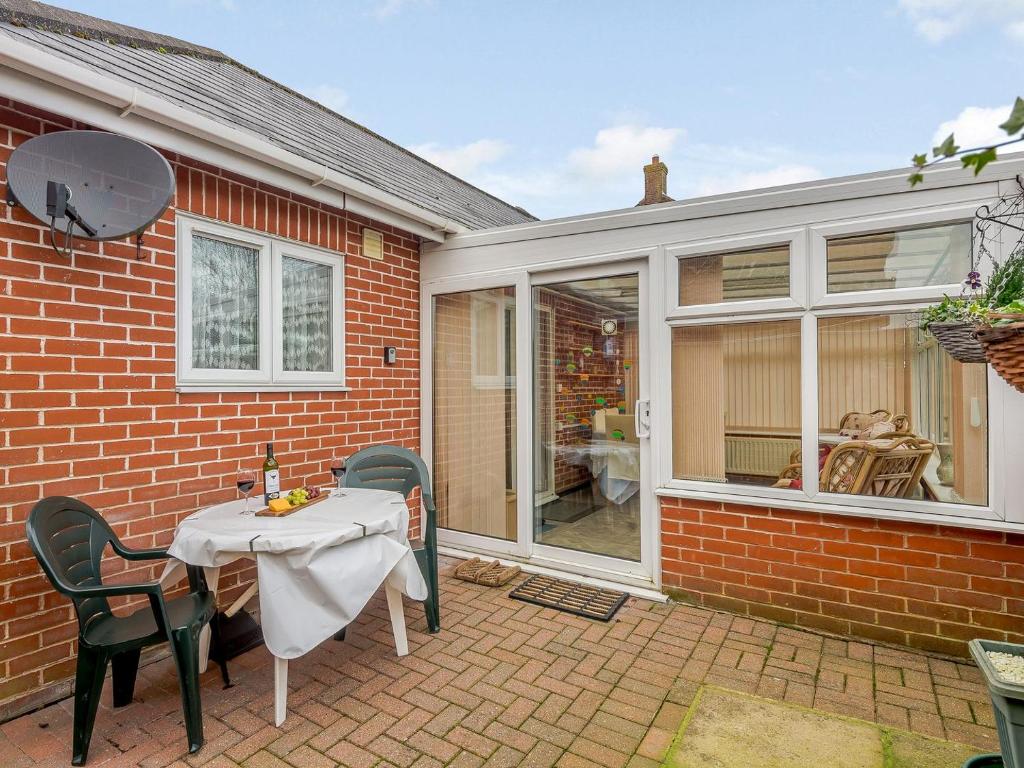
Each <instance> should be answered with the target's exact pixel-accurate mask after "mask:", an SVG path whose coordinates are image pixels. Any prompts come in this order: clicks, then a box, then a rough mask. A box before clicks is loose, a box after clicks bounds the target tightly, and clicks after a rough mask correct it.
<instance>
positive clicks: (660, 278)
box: [421, 157, 1024, 645]
mask: <svg viewBox="0 0 1024 768" xmlns="http://www.w3.org/2000/svg"><path fill="white" fill-rule="evenodd" d="M1022 167H1024V162H1022V161H1021V160H1020V159H1015V158H1012V157H1011V158H1010V159H1007V160H1003V161H1001V162H1000V163H999V164H997V165H993V166H990V168H989V169H987V170H986V172H985V173H984V174H983V175H982V176H981V177H980V178H975V177H974V176H973V175H971V174H970V173H967V172H964V171H961V170H960V169H957V168H940V169H938V170H937V171H936V172H935V173H934V174H930V176H929V177H928V178H927V181H926V183H925V184H924V185H922V186H921V187H919V188H918V189H916V190H913V191H911V189H910V188H909V185H908V183H907V180H906V173H905V172H904V171H893V172H888V173H877V174H870V175H863V176H854V177H848V178H840V179H832V180H827V181H820V182H811V183H806V184H800V185H793V186H788V187H781V188H776V189H770V190H759V191H754V192H743V193H737V194H733V195H724V196H718V197H710V198H702V199H694V200H686V201H680V202H670V203H664V204H660V205H652V206H645V207H637V208H633V209H627V210H619V211H612V212H608V213H600V214H594V215H588V216H580V217H574V218H569V219H561V220H554V221H544V222H537V223H529V224H522V225H517V226H512V227H507V228H502V229H492V230H487V231H481V232H470V233H465V234H459V235H456V236H453V237H450V238H449V239H448V240H447V241H446V242H445V243H443V244H439V245H432V246H429V247H427V248H425V250H424V256H423V266H422V270H423V271H422V305H423V309H424V312H423V317H424V321H423V324H422V337H421V338H422V350H423V354H422V363H421V364H422V381H423V403H424V407H423V409H422V435H423V451H424V453H425V455H426V456H427V457H428V459H429V462H430V465H431V468H432V472H433V476H434V484H435V489H436V498H437V502H438V508H439V512H440V525H441V527H442V528H443V530H442V531H441V535H440V540H441V542H442V544H443V545H445V546H446V547H447V548H449V551H451V552H453V553H469V552H472V553H484V554H487V555H491V556H496V557H503V558H506V559H509V560H517V561H522V562H526V563H528V564H529V565H531V566H533V567H535V568H538V569H547V568H551V569H556V570H559V571H569V572H572V573H575V574H578V575H581V576H584V577H590V578H593V579H597V580H601V581H610V582H616V583H618V584H624V585H627V586H629V587H630V588H632V589H633V590H634V591H636V592H640V593H642V592H643V591H645V590H646V589H651V590H657V591H662V590H667V591H670V592H671V591H672V589H678V590H680V591H682V592H684V593H687V594H688V595H689V596H690V597H694V598H697V599H699V600H700V601H701V602H705V603H708V604H717V605H721V606H725V607H730V608H733V609H737V608H739V609H742V610H743V611H744V612H746V611H750V612H752V613H765V612H766V610H767V613H768V615H770V616H773V617H774V616H778V617H780V618H783V619H786V618H798V619H799V620H801V621H806V620H808V618H809V617H810V616H813V617H814V618H811V620H812V621H814V622H816V623H817V624H818V625H820V626H826V627H827V626H831V623H832V622H833V621H834V620H835V618H836V617H837V616H842V617H844V618H843V620H844V621H848V620H851V619H854V620H858V621H862V622H863V623H864V624H873V625H876V626H880V625H889V626H891V627H893V630H892V631H893V632H894V633H897V634H899V633H905V632H907V631H908V630H907V629H906V623H905V621H904V619H905V618H906V617H907V615H908V614H921V615H923V616H930V613H929V611H930V610H931V609H930V608H929V607H927V606H925V605H923V603H924V602H929V601H935V602H936V603H938V602H943V603H947V604H948V603H953V604H956V602H957V599H958V598H957V597H956V595H954V594H945V595H941V596H940V595H938V594H936V593H934V587H929V588H928V589H930V590H932V591H931V592H929V591H928V590H917V589H915V588H914V586H913V585H914V584H915V583H917V582H920V583H923V584H927V583H929V578H930V575H929V573H927V571H928V569H930V568H932V567H935V568H938V569H940V570H941V565H940V561H939V560H938V559H937V557H936V552H939V551H942V550H941V548H940V549H936V547H935V543H934V540H933V539H934V538H936V537H940V536H942V535H948V536H952V537H958V536H967V537H968V538H969V537H970V536H972V535H974V536H977V535H979V534H978V533H977V532H978V531H979V530H984V531H994V532H1007V531H1024V525H1022V524H1024V509H1022V508H1021V507H1020V506H1019V505H1017V504H1014V503H1013V499H1014V498H1020V497H1021V495H1022V493H1024V479H1022V477H1024V473H1022V471H1021V470H1022V469H1024V447H1022V443H1021V441H1020V440H1019V439H1017V435H1018V434H1019V431H1020V428H1021V426H1024V397H1022V396H1021V395H1020V394H1018V393H1016V392H1014V391H1013V390H1012V389H1011V388H1010V387H1009V386H1007V385H1006V384H1005V383H1004V382H1003V381H1002V380H1001V379H1000V378H999V377H998V376H997V375H996V374H995V373H994V372H993V371H992V369H991V368H990V367H989V366H987V365H986V364H985V363H983V362H982V363H962V362H958V361H957V360H954V359H953V358H952V357H950V356H949V355H948V354H947V353H946V352H945V351H943V349H942V348H941V347H939V346H938V345H937V343H936V340H935V338H933V336H932V335H931V334H929V333H927V332H925V331H923V330H921V328H920V311H921V310H922V309H923V308H924V307H927V306H929V305H931V304H934V303H936V302H937V301H939V300H941V299H942V298H943V296H945V295H952V296H956V295H958V294H960V293H961V292H962V291H964V290H965V288H964V285H963V281H964V278H965V276H966V275H967V274H968V273H969V272H970V271H972V269H974V268H975V267H977V269H978V270H979V271H981V272H982V274H983V277H984V276H985V275H987V274H988V273H990V271H991V270H992V269H993V267H994V265H997V264H999V263H1001V262H1002V261H1003V260H1004V259H1005V258H1006V257H1007V256H1008V255H1009V253H1010V251H1011V250H1012V248H1013V247H1014V246H1015V245H1016V243H1017V241H1018V240H1019V232H1014V231H1013V230H1012V229H1010V228H1004V227H999V226H981V227H979V226H978V223H979V222H978V220H977V219H976V212H977V211H978V209H979V207H980V206H982V205H986V204H987V205H990V206H991V205H994V204H995V203H996V201H998V200H1000V199H1001V198H1013V197H1014V196H1015V195H1019V194H1020V187H1019V185H1018V182H1017V181H1016V180H1015V176H1016V174H1017V173H1019V172H1020V170H1021V168H1022ZM992 535H993V536H999V534H992ZM897 539H898V544H899V547H900V549H899V550H898V551H897V550H893V551H892V552H888V551H886V550H885V549H884V546H888V545H892V546H896V544H897ZM879 545H882V546H879ZM954 551H959V550H954V549H949V552H950V553H952V552H954ZM992 556H993V557H998V555H996V554H994V553H993V555H992ZM947 565H949V564H947ZM825 572H828V573H830V574H833V573H835V572H842V573H843V574H844V575H845V577H846V578H845V580H843V579H839V578H838V577H837V578H832V577H829V578H826V579H823V577H822V573H825ZM811 584H813V585H816V587H815V588H813V589H812V588H811V587H810V586H808V585H811ZM953 586H954V587H955V588H956V589H957V590H958V591H959V592H962V593H964V594H966V593H967V592H968V591H970V590H972V589H975V588H976V587H977V585H976V584H972V583H971V581H970V579H969V578H966V577H965V580H964V582H963V583H962V584H961V583H957V584H955V585H953ZM850 589H856V590H864V591H866V592H870V593H871V594H872V595H873V599H874V601H875V602H877V603H879V604H880V605H872V606H871V609H872V610H875V611H877V609H878V608H883V609H884V610H885V611H888V612H891V616H889V617H888V618H887V617H882V616H879V615H877V614H873V615H872V616H870V617H869V616H867V615H866V614H865V616H863V617H861V616H859V615H857V616H853V617H851V616H849V615H848V614H849V611H848V610H846V608H844V609H843V610H840V611H832V610H831V608H832V606H833V604H834V605H840V604H846V606H847V607H848V604H849V603H850V602H851V597H850V593H849V592H848V591H847V590H850ZM908 595H913V596H915V599H916V600H917V601H918V603H920V604H913V605H908V603H907V598H908ZM883 597H885V598H890V599H886V600H883V599H882V598H883ZM855 601H856V600H855V599H854V602H855ZM865 602H866V601H865ZM776 609H777V610H776ZM805 614H807V615H805ZM936 618H938V617H935V616H932V617H931V618H930V621H931V622H932V623H931V624H930V625H923V626H922V627H921V628H920V631H921V632H922V633H923V634H925V635H931V636H936V635H941V634H943V631H944V630H943V628H942V627H941V626H938V625H936V624H935V623H934V621H935V619H936ZM965 623H967V622H965ZM847 628H849V627H847ZM879 634H881V633H880V632H879V631H877V630H876V631H875V632H874V634H873V635H872V636H877V635H879ZM886 634H887V635H888V633H886ZM893 639H897V640H901V641H903V642H907V641H913V640H915V639H916V638H913V637H908V636H907V635H905V634H900V635H899V637H895V638H893ZM933 645H934V643H933Z"/></svg>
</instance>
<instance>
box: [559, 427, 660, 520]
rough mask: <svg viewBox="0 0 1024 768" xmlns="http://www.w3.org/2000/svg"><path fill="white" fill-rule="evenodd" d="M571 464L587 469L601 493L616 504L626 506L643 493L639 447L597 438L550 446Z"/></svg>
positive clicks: (633, 444)
mask: <svg viewBox="0 0 1024 768" xmlns="http://www.w3.org/2000/svg"><path fill="white" fill-rule="evenodd" d="M548 449H549V450H552V451H554V452H555V453H556V454H557V455H560V456H562V458H563V459H564V460H565V461H566V462H567V463H568V464H573V465H575V466H581V467H586V468H587V470H588V471H589V472H590V475H591V477H594V478H596V479H597V480H598V483H599V485H600V488H601V493H602V494H603V495H604V497H605V498H606V499H608V500H609V501H610V502H612V503H613V504H625V503H626V502H627V501H628V500H629V498H630V497H631V496H633V495H634V494H636V493H637V492H638V491H639V490H640V444H639V443H631V442H628V441H625V440H608V439H604V438H594V439H592V440H590V441H588V442H580V443H568V444H566V445H549V446H548Z"/></svg>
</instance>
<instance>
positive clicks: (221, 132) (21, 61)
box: [0, 36, 467, 240]
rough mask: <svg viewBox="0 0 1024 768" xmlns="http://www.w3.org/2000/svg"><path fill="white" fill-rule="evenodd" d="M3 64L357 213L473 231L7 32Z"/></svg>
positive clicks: (1, 49) (446, 230)
mask: <svg viewBox="0 0 1024 768" xmlns="http://www.w3.org/2000/svg"><path fill="white" fill-rule="evenodd" d="M0 65H3V66H6V67H10V68H11V69H14V70H17V71H18V72H22V73H24V74H26V75H30V76H32V77H35V78H37V79H39V80H42V81H43V82H46V83H50V84H52V85H56V86H59V87H61V88H65V89H67V90H70V91H73V92H74V93H77V94H79V95H82V96H85V97H88V98H90V99H93V100H95V101H99V102H103V103H104V104H108V105H110V106H112V107H114V108H115V109H117V110H118V111H119V113H120V114H121V116H122V117H127V116H129V115H135V116H138V117H143V118H146V119H148V120H152V121H154V122H156V123H159V124H161V125H164V126H167V127H169V128H173V129H175V130H179V131H182V132H183V133H186V134H189V135H191V136H194V137H197V138H200V139H203V140H205V141H208V142H210V143H211V144H215V145H217V146H220V147H223V148H225V149H229V150H231V151H234V152H237V153H239V154H242V155H245V156H246V157H250V158H252V159H254V160H258V161H260V162H262V163H266V164H267V165H270V166H273V167H275V168H279V169H281V170H284V171H287V172H289V173H292V174H295V175H296V176H300V177H302V178H304V179H306V180H308V181H309V182H310V186H311V187H316V186H324V187H328V188H330V189H334V190H337V191H339V192H343V193H345V195H346V200H347V201H348V203H349V204H347V205H346V208H347V209H348V210H350V211H352V212H353V213H357V214H360V215H364V216H367V217H373V211H374V210H375V208H374V207H371V206H361V205H359V200H350V199H349V198H348V196H349V195H351V196H354V197H356V198H360V199H362V200H365V201H366V202H368V203H372V204H373V206H379V207H380V208H384V209H386V210H389V211H392V212H394V213H397V214H400V215H401V216H405V217H407V218H409V219H412V220H413V221H415V222H418V223H420V224H425V225H427V226H428V227H430V228H431V229H432V230H435V231H436V232H437V233H438V238H437V239H438V240H443V239H444V235H445V234H447V233H459V232H465V231H467V228H466V227H465V226H463V225H462V224H459V223H457V222H454V221H452V220H451V219H448V218H446V217H444V216H439V215H437V214H435V213H432V212H430V211H427V210H426V209H424V208H420V207H419V206H417V205H413V204H412V203H409V202H408V201H406V200H403V199H402V198H400V197H398V196H397V195H392V194H390V193H388V192H384V191H383V190H380V189H378V188H376V187H374V186H372V185H370V184H367V183H366V182H364V181H360V180H359V179H355V178H352V177H351V176H348V175H346V174H343V173H339V172H338V171H335V170H331V169H328V168H325V167H324V166H322V165H320V164H318V163H315V162H313V161H312V160H307V159H305V158H302V157H299V156H297V155H295V154H292V153H291V152H288V151H287V150H284V149H281V148H280V147H278V146H276V145H275V144H272V143H270V142H269V141H266V140H265V139H261V138H259V137H257V136H254V135H252V134H250V133H246V132H245V131H240V130H238V129H237V128H232V127H230V126H227V125H224V124H223V123H219V122H217V121H216V120H213V119H211V118H208V117H203V116H202V115H199V114H197V113H195V112H191V111H189V110H187V109H183V108H182V107H178V106H176V105H174V104H171V103H169V102H167V101H164V100H163V99H160V98H158V97H156V96H153V95H152V94H149V93H146V92H144V91H141V90H139V89H138V88H135V87H133V86H131V85H127V84H126V83H123V82H121V81H119V80H115V79H114V78H112V77H108V76H106V75H102V74H100V73H99V72H96V71H94V70H91V69H89V68H87V67H83V66H81V65H79V64H75V63H74V62H70V61H68V60H66V59H64V58H62V57H60V56H55V55H53V54H49V53H46V52H45V51H42V50H40V49H39V48H36V47H35V46H33V45H29V44H28V43H23V42H21V41H18V40H14V39H11V38H8V37H6V36H5V37H4V41H3V45H2V46H0Z"/></svg>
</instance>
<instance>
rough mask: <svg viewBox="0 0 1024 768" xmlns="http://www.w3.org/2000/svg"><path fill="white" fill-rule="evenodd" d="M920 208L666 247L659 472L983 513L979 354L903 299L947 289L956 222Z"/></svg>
mask: <svg viewBox="0 0 1024 768" xmlns="http://www.w3.org/2000/svg"><path fill="white" fill-rule="evenodd" d="M921 218H922V217H920V216H918V217H913V216H908V217H907V220H906V222H905V223H904V225H903V226H897V225H895V224H892V223H887V224H888V225H887V226H882V225H880V224H879V223H875V222H860V223H849V224H843V225H835V226H829V227H821V228H808V229H801V230H791V231H787V232H784V233H775V234H772V233H765V234H764V235H759V236H758V237H756V238H753V240H754V242H751V238H735V239H731V240H726V241H718V242H708V243H703V244H696V245H687V246H680V247H677V248H671V247H670V248H668V249H667V252H668V254H669V256H670V257H673V260H672V262H671V263H673V265H674V266H675V267H676V268H677V273H676V274H677V278H678V279H677V280H673V281H671V282H672V284H673V286H678V302H677V306H676V309H675V310H674V311H672V312H670V315H669V323H670V325H671V326H672V477H673V480H672V483H671V484H672V485H674V486H676V487H681V488H684V489H691V490H703V491H715V490H721V491H726V490H727V491H729V492H730V493H739V494H744V495H749V496H767V497H777V498H782V499H785V498H790V499H793V500H800V499H803V500H809V499H811V498H814V499H816V501H817V502H823V503H833V504H837V505H847V506H849V505H853V506H864V507H875V508H885V509H893V510H907V511H939V510H937V508H936V506H935V505H936V504H941V505H943V506H942V509H941V511H942V512H944V513H949V512H950V511H951V510H953V511H954V513H955V514H964V515H972V514H978V515H979V516H989V515H987V514H986V512H987V510H988V505H989V485H990V479H989V471H988V453H989V434H988V429H989V403H988V391H987V381H988V378H987V369H986V366H985V365H984V364H962V363H959V362H957V361H955V360H953V359H952V358H950V357H949V356H948V355H947V354H946V353H945V352H944V351H943V350H942V349H941V348H940V347H939V346H938V345H937V344H936V343H935V340H934V339H932V338H931V337H930V336H929V335H928V334H927V333H925V332H924V331H922V330H920V328H919V327H918V315H917V312H918V311H919V310H920V309H921V308H922V307H923V306H926V305H927V304H928V303H930V302H932V301H936V300H939V299H941V298H942V296H943V295H944V294H946V293H954V294H955V293H958V292H959V291H960V285H959V282H960V280H962V279H963V277H964V276H965V275H966V274H967V272H968V271H969V270H970V268H971V224H970V222H969V221H956V220H953V221H950V220H948V219H947V220H946V221H941V220H940V221H937V222H935V223H931V222H928V221H927V220H925V221H921ZM901 223H902V222H901ZM808 242H809V243H810V248H809V249H808V251H807V259H808V260H809V262H810V265H809V266H810V268H809V269H808V268H806V265H801V264H799V263H798V261H797V258H796V255H797V254H798V253H799V254H801V255H802V253H803V252H804V249H805V248H806V245H807V243H808ZM730 246H732V247H730ZM787 284H788V290H786V291H783V290H782V287H783V286H786V285H787ZM672 290H673V292H674V291H675V290H676V288H675V287H673V289H672ZM808 478H811V479H810V480H808ZM854 496H855V497H856V498H852V497H854Z"/></svg>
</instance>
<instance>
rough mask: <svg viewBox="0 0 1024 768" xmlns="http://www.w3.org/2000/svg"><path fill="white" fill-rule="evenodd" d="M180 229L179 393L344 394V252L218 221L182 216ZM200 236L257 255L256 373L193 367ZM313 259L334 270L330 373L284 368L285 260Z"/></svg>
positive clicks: (178, 236)
mask: <svg viewBox="0 0 1024 768" xmlns="http://www.w3.org/2000/svg"><path fill="white" fill-rule="evenodd" d="M176 229H177V255H178V258H177V290H178V302H177V316H176V321H177V340H178V343H177V365H176V388H177V390H178V391H179V392H274V391H285V392H290V391H345V390H347V389H348V387H346V386H345V258H344V255H343V254H340V253H335V252H333V251H327V250H324V249H321V248H313V247H311V246H308V245H300V244H298V243H294V242H292V241H290V240H284V239H282V238H276V237H272V236H269V235H265V234H263V233H260V232H255V231H253V230H249V229H245V228H243V227H237V226H233V225H230V224H225V223H223V222H219V221H212V220H209V219H204V218H200V217H197V216H186V215H183V214H179V215H178V216H177V218H176ZM195 235H199V236H202V237H207V238H209V239H212V240H221V241H224V242H229V243H235V244H238V245H241V246H244V247H247V248H253V249H255V250H256V251H257V252H258V253H259V307H260V316H259V367H258V368H257V369H256V370H252V371H241V370H223V369H214V368H195V367H194V366H193V365H192V244H193V237H194V236H195ZM284 256H289V257H291V258H296V259H301V260H304V261H313V262H316V263H318V264H326V265H328V266H330V267H331V268H332V279H331V285H332V297H331V299H332V301H331V334H332V370H330V371H308V372H307V371H285V370H283V364H282V363H283V349H284V347H283V344H284V334H283V332H282V313H283V308H282V305H281V301H280V296H281V272H282V266H281V265H282V258H283V257H284Z"/></svg>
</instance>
